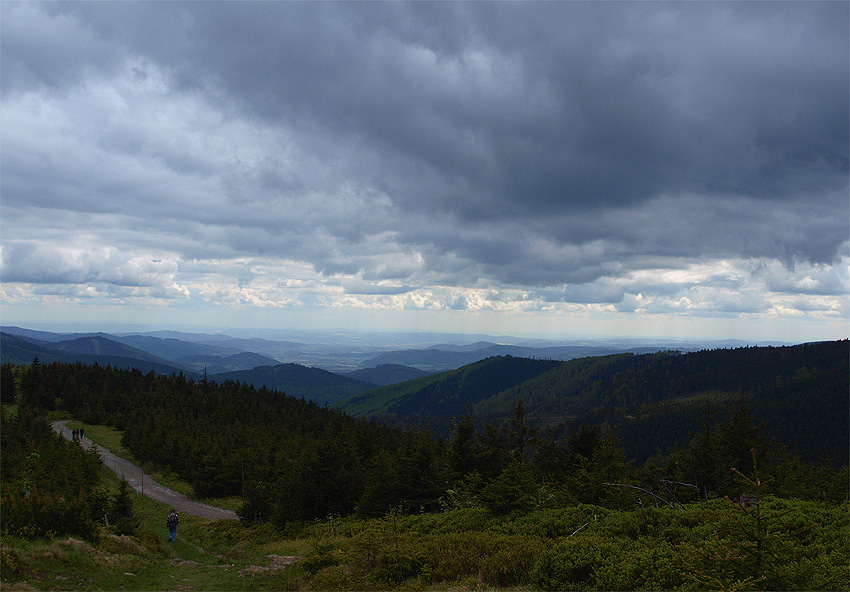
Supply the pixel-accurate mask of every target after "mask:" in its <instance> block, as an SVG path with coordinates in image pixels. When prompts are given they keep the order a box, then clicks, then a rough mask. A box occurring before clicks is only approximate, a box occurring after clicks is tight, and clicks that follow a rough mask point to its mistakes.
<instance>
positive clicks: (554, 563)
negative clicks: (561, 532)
mask: <svg viewBox="0 0 850 592" xmlns="http://www.w3.org/2000/svg"><path fill="white" fill-rule="evenodd" d="M621 544H622V541H618V542H614V541H612V540H610V539H607V538H603V537H601V536H599V535H586V536H575V537H570V538H567V539H564V540H563V541H560V542H559V543H556V544H555V545H553V546H552V547H550V548H549V549H548V550H546V551H544V552H543V554H542V555H541V557H540V559H539V560H538V561H537V562H536V564H535V565H534V569H533V572H532V580H533V583H534V584H535V585H536V586H539V587H540V588H542V589H544V590H585V589H595V588H597V586H596V585H595V581H594V578H595V575H596V570H597V569H599V568H600V567H601V566H602V565H603V564H604V563H606V562H609V561H610V560H611V558H612V557H613V556H614V555H615V554H616V553H617V552H618V547H619V546H620V545H621Z"/></svg>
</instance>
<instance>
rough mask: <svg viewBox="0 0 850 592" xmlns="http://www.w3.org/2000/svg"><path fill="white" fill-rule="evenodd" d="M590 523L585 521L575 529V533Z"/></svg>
mask: <svg viewBox="0 0 850 592" xmlns="http://www.w3.org/2000/svg"><path fill="white" fill-rule="evenodd" d="M588 524H590V522H585V523H584V524H582V525H581V526H579V527H578V528H576V529H575V530H574V531H573V534H575V533H577V532H578V531H580V530H581V529H582V528H584V527H585V526H587V525H588ZM573 534H571V535H569V536H568V537H567V538H569V537H571V536H573Z"/></svg>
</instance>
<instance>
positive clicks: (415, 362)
mask: <svg viewBox="0 0 850 592" xmlns="http://www.w3.org/2000/svg"><path fill="white" fill-rule="evenodd" d="M665 349H669V348H664V347H657V346H646V347H631V348H628V349H622V348H615V347H606V346H591V345H564V346H553V347H528V346H520V345H505V344H496V343H488V342H478V343H474V344H470V345H465V346H458V345H447V344H442V345H435V346H432V347H430V348H427V349H411V350H401V351H390V352H384V353H381V354H378V355H377V356H375V357H373V358H369V359H367V360H365V361H364V362H362V363H361V366H363V367H370V366H377V365H381V364H398V365H403V366H410V367H412V368H418V369H420V370H425V371H428V372H432V373H433V372H444V371H447V370H454V369H456V368H460V367H461V366H466V365H467V364H472V363H474V362H478V361H480V360H484V359H486V358H493V357H499V356H513V357H517V358H531V359H539V360H559V361H567V360H572V359H575V358H584V357H590V356H605V355H611V354H615V353H623V352H628V353H633V354H643V353H653V352H657V351H663V350H665Z"/></svg>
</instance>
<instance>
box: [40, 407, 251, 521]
mask: <svg viewBox="0 0 850 592" xmlns="http://www.w3.org/2000/svg"><path fill="white" fill-rule="evenodd" d="M66 423H68V422H67V420H66V421H54V422H53V423H52V424H51V425H52V426H53V429H54V430H56V431H57V432H59V433H60V434H62V436H63V437H65V438H66V439H67V440H71V430H69V429H68V428H67V427H66V426H65V424H66ZM80 444H81V445H82V446H83V447H84V448H85V449H86V450H88V449H89V448H90V447H91V446H92V445H94V446H95V447H96V448H97V451H98V453H99V454H100V457H101V458H102V459H103V463H104V464H105V465H106V466H107V467H109V468H110V469H112V470H113V471H114V472H115V474H116V475H118V476H121V477H124V479H126V480H127V484H128V485H130V487H132V488H133V489H135V490H136V491H137V492H139V493H141V494H142V495H146V496H148V497H150V498H151V499H155V500H157V501H160V502H163V503H165V504H168V505H169V506H171V507H172V508H174V509H175V510H177V512H184V513H186V514H192V515H194V516H203V517H204V518H212V519H213V520H226V519H236V518H238V516H237V515H236V512H233V511H231V510H224V509H222V508H216V507H215V506H210V505H208V504H202V503H201V502H196V501H195V500H192V499H189V498H188V497H186V496H185V495H183V494H182V493H177V492H176V491H174V490H171V489H169V488H167V487H165V486H164V485H160V484H159V483H157V482H156V481H154V480H153V479H152V478H151V477H150V476H149V475H146V474H145V473H144V471H142V469H140V468H139V467H137V466H136V465H134V464H133V463H131V462H129V461H127V460H124V459H123V458H120V457H118V456H115V455H114V454H113V453H112V452H111V451H110V450H109V449H108V448H104V447H103V446H101V445H100V444H96V443H94V442H92V441H91V440H89V439H88V438H83V439H82V442H80Z"/></svg>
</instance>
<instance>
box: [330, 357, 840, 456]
mask: <svg viewBox="0 0 850 592" xmlns="http://www.w3.org/2000/svg"><path fill="white" fill-rule="evenodd" d="M525 361H526V362H531V361H532V360H525ZM485 362H487V361H485ZM848 362H850V350H848V342H847V341H840V342H824V343H812V344H804V345H797V346H783V347H745V348H736V349H718V350H705V351H700V352H693V353H687V354H680V353H678V352H660V353H655V354H645V355H634V354H617V355H611V356H603V357H591V358H579V359H575V360H570V361H567V362H550V364H552V366H550V367H549V368H547V369H546V371H545V372H539V373H537V374H536V375H534V376H526V377H522V380H516V381H515V382H514V383H513V384H509V385H507V384H505V385H499V380H498V379H494V378H492V377H487V378H484V376H486V374H487V372H493V371H494V370H496V369H497V368H498V364H494V365H493V366H489V365H487V364H484V362H481V363H476V364H471V365H469V366H465V367H463V368H461V369H459V370H457V371H453V372H447V373H443V374H439V375H436V376H433V377H427V378H424V379H419V380H415V381H410V382H407V383H403V384H400V385H392V386H388V387H384V388H381V389H373V390H371V391H368V392H366V393H363V394H361V395H358V396H355V397H352V398H351V399H349V400H347V401H345V402H344V408H345V410H346V411H348V412H349V413H351V414H353V415H371V416H374V417H376V418H380V419H381V420H383V421H387V422H388V423H392V424H393V425H405V422H406V423H407V425H418V423H419V422H421V421H422V419H423V418H425V419H427V420H428V421H429V422H430V425H431V426H432V427H433V428H434V429H437V430H442V431H443V435H445V433H444V432H445V430H446V428H447V426H448V425H449V424H448V423H447V422H446V421H444V420H445V418H446V417H448V416H450V415H452V414H454V415H460V414H463V413H464V412H465V409H466V407H467V406H468V407H469V408H471V413H472V415H474V416H475V417H476V418H477V419H478V420H479V421H485V420H487V419H502V418H508V417H511V416H512V414H513V411H514V409H515V407H516V402H517V400H520V399H521V400H522V401H523V403H524V407H525V411H526V418H527V420H528V421H529V422H531V423H533V424H537V425H539V426H541V427H545V428H551V429H555V430H556V431H559V430H560V431H563V430H566V431H571V430H574V429H577V428H578V427H579V426H580V425H581V424H583V423H585V424H589V425H597V424H600V423H603V422H607V423H609V424H610V425H612V426H613V427H614V428H615V431H616V433H618V434H619V435H620V437H621V438H622V439H623V444H624V445H625V447H626V449H627V450H629V452H630V454H631V455H632V457H633V458H634V459H636V460H638V461H639V462H642V461H643V460H645V459H646V458H647V457H649V456H651V455H652V454H655V453H656V452H661V453H667V452H670V451H671V450H672V448H673V447H674V446H676V445H677V444H678V445H681V446H684V445H686V444H687V439H688V435H689V434H690V433H693V432H695V431H696V430H697V429H698V426H699V422H700V420H701V418H702V417H703V416H704V413H705V409H706V408H707V406H711V407H713V409H714V411H713V412H712V413H713V415H714V418H715V420H717V419H721V418H722V417H723V416H724V414H725V413H727V411H728V405H729V403H731V402H733V401H737V400H743V401H744V402H746V404H747V405H748V406H749V407H750V409H751V411H752V414H753V417H754V418H755V419H756V421H759V422H765V424H766V428H765V433H766V435H768V436H770V437H775V438H777V439H778V440H779V441H781V442H784V443H786V444H788V445H789V446H790V447H791V448H792V449H793V450H794V451H796V452H797V453H799V454H801V455H802V456H803V457H804V458H806V459H808V460H818V459H819V458H830V459H831V460H832V462H834V463H837V464H845V463H846V462H847V460H848V450H849V449H850V436H848V432H847V425H848V423H850V370H848ZM491 363H492V362H491ZM479 372H480V374H481V376H480V377H479V378H478V379H477V380H476V381H471V382H464V381H462V380H460V377H461V376H465V375H475V374H477V373H479ZM516 377H517V378H519V376H518V375H517V376H516ZM526 379H527V380H526ZM488 382H490V383H491V386H498V387H499V388H487V387H484V386H482V385H484V384H486V383H488ZM405 418H406V419H405Z"/></svg>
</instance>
